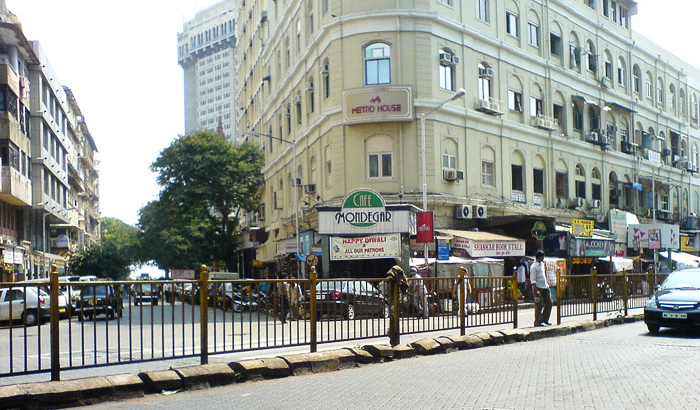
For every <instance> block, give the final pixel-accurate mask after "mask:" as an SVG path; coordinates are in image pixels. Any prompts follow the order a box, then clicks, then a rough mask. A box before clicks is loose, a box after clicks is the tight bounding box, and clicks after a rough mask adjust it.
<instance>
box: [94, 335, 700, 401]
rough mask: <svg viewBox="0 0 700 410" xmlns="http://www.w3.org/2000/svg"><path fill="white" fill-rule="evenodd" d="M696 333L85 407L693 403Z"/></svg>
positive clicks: (488, 352) (569, 340) (469, 354)
mask: <svg viewBox="0 0 700 410" xmlns="http://www.w3.org/2000/svg"><path fill="white" fill-rule="evenodd" d="M698 363H700V333H688V332H681V331H672V330H666V329H664V330H662V331H661V333H659V335H656V336H651V335H649V334H648V333H647V331H646V327H645V325H644V324H643V322H635V323H631V324H626V325H620V326H613V327H607V328H603V329H599V330H595V331H590V332H584V333H577V334H574V335H570V336H564V337H555V338H548V339H541V340H538V341H533V342H522V343H515V344H510V345H503V346H492V347H485V348H481V349H474V350H464V351H459V352H453V353H448V354H440V355H436V356H421V357H416V358H412V359H403V360H397V361H394V362H388V363H382V364H374V365H367V366H364V367H361V368H354V369H350V370H343V371H338V372H333V373H324V374H314V375H308V376H293V377H287V378H284V379H276V380H266V381H262V382H249V383H242V384H234V385H230V386H226V387H219V388H213V389H207V390H201V391H195V392H178V393H172V392H170V393H169V394H163V395H151V396H146V397H143V398H140V399H133V400H128V401H124V402H110V403H103V404H99V405H96V406H92V407H90V408H91V409H93V408H94V409H104V410H106V409H110V410H113V409H135V408H151V409H169V410H177V409H187V410H191V409H193V408H241V409H265V410H270V409H314V410H315V409H368V408H372V409H421V410H424V409H557V410H559V409H577V410H579V409H655V410H658V409H697V408H700V383H698V381H697V377H698V374H697V366H698Z"/></svg>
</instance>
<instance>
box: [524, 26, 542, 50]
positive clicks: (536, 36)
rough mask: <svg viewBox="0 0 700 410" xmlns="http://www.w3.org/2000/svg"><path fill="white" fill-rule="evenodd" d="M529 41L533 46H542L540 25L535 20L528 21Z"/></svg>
mask: <svg viewBox="0 0 700 410" xmlns="http://www.w3.org/2000/svg"><path fill="white" fill-rule="evenodd" d="M527 32H528V41H529V42H530V45H531V46H533V47H539V46H540V26H538V25H537V24H535V23H533V22H531V21H530V22H528V23H527Z"/></svg>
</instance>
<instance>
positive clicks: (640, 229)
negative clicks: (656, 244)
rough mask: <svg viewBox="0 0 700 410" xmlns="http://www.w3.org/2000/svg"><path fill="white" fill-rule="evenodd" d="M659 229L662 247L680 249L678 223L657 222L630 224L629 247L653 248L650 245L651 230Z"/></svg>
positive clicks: (628, 233)
mask: <svg viewBox="0 0 700 410" xmlns="http://www.w3.org/2000/svg"><path fill="white" fill-rule="evenodd" d="M652 229H659V230H661V234H660V241H661V242H660V246H661V248H662V249H671V250H678V248H680V233H679V229H678V225H671V224H663V223H655V224H637V225H630V226H629V230H628V232H627V247H629V248H634V249H652V248H650V247H649V230H652Z"/></svg>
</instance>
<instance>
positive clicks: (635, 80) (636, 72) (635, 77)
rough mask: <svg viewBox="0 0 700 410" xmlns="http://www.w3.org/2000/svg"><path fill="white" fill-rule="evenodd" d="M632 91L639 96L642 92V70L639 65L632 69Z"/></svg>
mask: <svg viewBox="0 0 700 410" xmlns="http://www.w3.org/2000/svg"><path fill="white" fill-rule="evenodd" d="M632 91H634V92H635V93H637V94H639V93H640V92H641V91H642V70H640V69H639V66H638V65H637V64H635V65H634V67H633V68H632Z"/></svg>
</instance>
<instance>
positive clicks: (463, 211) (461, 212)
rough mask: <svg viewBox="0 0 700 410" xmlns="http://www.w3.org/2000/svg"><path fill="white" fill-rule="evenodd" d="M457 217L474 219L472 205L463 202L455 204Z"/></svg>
mask: <svg viewBox="0 0 700 410" xmlns="http://www.w3.org/2000/svg"><path fill="white" fill-rule="evenodd" d="M455 218H457V219H472V206H471V205H463V204H459V205H457V206H455Z"/></svg>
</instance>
